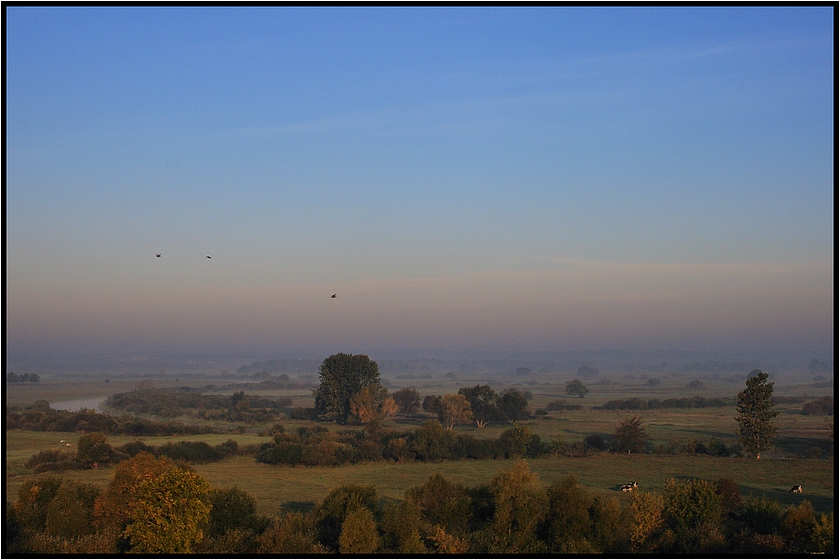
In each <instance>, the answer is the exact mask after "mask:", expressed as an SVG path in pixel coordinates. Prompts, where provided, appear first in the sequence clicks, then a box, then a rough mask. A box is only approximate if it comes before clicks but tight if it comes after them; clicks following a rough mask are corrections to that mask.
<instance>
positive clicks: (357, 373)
mask: <svg viewBox="0 0 840 560" xmlns="http://www.w3.org/2000/svg"><path fill="white" fill-rule="evenodd" d="M318 375H319V376H320V378H321V383H320V385H319V386H318V388H317V389H315V390H314V393H315V414H316V415H317V416H318V417H319V418H320V419H322V420H334V421H336V422H340V423H342V424H345V423H347V417H348V416H350V414H351V411H350V399H352V398H353V397H354V396H355V395H357V394H358V393H359V392H361V390H362V389H363V388H365V387H371V388H372V389H374V390H375V391H374V393H375V394H379V389H380V388H381V385H380V382H379V366H378V365H377V364H376V362H374V361H373V360H371V359H370V358H369V357H367V356H366V355H364V354H333V355H332V356H330V357H329V358H327V359H325V360H324V361H323V362H322V363H321V366H320V367H319V368H318Z"/></svg>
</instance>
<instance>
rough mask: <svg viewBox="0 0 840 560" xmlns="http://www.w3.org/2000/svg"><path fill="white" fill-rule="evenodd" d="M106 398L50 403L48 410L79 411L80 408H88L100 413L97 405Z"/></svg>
mask: <svg viewBox="0 0 840 560" xmlns="http://www.w3.org/2000/svg"><path fill="white" fill-rule="evenodd" d="M107 398H108V396H107V395H106V396H104V397H92V398H89V399H77V400H74V401H57V402H53V403H50V408H52V409H53V410H79V409H80V408H89V409H92V410H95V411H96V412H102V410H101V409H100V408H99V405H100V404H102V403H103V402H105V399H107Z"/></svg>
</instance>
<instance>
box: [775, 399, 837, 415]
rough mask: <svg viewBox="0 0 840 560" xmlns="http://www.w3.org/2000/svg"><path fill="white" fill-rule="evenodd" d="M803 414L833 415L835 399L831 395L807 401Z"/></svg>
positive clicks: (803, 406)
mask: <svg viewBox="0 0 840 560" xmlns="http://www.w3.org/2000/svg"><path fill="white" fill-rule="evenodd" d="M774 400H775V399H774ZM802 414H805V415H806V416H809V415H833V414H834V399H832V398H831V397H822V398H820V399H817V400H815V401H810V402H806V403H805V404H803V405H802Z"/></svg>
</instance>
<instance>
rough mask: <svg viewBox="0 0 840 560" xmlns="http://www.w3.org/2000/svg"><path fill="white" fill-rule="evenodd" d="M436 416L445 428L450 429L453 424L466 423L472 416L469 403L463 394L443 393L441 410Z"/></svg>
mask: <svg viewBox="0 0 840 560" xmlns="http://www.w3.org/2000/svg"><path fill="white" fill-rule="evenodd" d="M438 418H439V420H440V421H441V423H442V424H443V425H444V426H446V429H447V430H451V429H452V428H453V427H454V426H455V424H466V423H468V422H470V421H472V418H473V414H472V410H470V403H469V402H468V401H467V399H466V398H464V395H444V396H443V411H442V413H441V414H440V415H439V416H438Z"/></svg>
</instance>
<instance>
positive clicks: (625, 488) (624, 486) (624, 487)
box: [621, 482, 639, 492]
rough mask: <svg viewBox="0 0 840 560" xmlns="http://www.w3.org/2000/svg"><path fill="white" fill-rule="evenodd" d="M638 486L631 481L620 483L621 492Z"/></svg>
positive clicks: (629, 490)
mask: <svg viewBox="0 0 840 560" xmlns="http://www.w3.org/2000/svg"><path fill="white" fill-rule="evenodd" d="M638 488H639V485H638V484H636V483H635V482H631V483H630V484H622V485H621V491H622V492H632V491H634V490H637V489H638Z"/></svg>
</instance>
